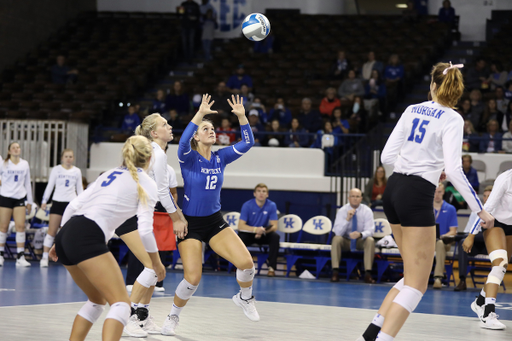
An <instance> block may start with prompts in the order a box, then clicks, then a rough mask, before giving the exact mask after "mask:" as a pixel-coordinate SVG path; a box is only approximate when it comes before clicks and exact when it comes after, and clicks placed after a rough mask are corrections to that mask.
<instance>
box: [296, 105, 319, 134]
mask: <svg viewBox="0 0 512 341" xmlns="http://www.w3.org/2000/svg"><path fill="white" fill-rule="evenodd" d="M298 117H299V121H300V124H301V125H302V126H303V127H304V129H306V130H307V131H308V132H309V133H312V132H315V131H317V130H318V129H321V128H322V117H321V116H320V112H318V110H314V109H312V108H311V99H309V98H307V97H305V98H303V99H302V103H301V109H300V111H299V116H298Z"/></svg>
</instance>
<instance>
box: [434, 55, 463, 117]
mask: <svg viewBox="0 0 512 341" xmlns="http://www.w3.org/2000/svg"><path fill="white" fill-rule="evenodd" d="M450 67H451V63H450V64H448V63H437V64H436V65H434V66H433V67H432V72H431V73H430V75H431V76H432V82H433V83H435V84H436V85H437V87H436V90H435V91H434V93H435V94H436V96H437V102H438V103H439V104H441V105H444V106H446V107H449V108H454V107H455V105H456V104H457V103H458V102H459V99H460V97H461V96H462V93H463V92H464V80H463V78H462V73H461V72H460V70H459V69H458V68H457V67H451V68H450ZM445 70H446V74H444V71H445Z"/></svg>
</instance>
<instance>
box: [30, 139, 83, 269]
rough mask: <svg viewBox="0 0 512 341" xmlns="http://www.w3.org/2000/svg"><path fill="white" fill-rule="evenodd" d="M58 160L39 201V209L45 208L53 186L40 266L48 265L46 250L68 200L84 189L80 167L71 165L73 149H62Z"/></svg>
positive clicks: (51, 244)
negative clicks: (58, 162) (59, 161)
mask: <svg viewBox="0 0 512 341" xmlns="http://www.w3.org/2000/svg"><path fill="white" fill-rule="evenodd" d="M60 160H61V164H60V165H58V166H56V167H53V169H52V172H51V173H50V179H49V180H48V185H47V186H46V190H45V191H44V194H43V200H42V202H41V209H43V210H46V203H47V202H48V199H50V195H51V194H52V191H53V188H55V193H53V198H52V208H51V209H50V221H49V223H48V232H47V233H46V237H44V242H43V258H41V262H40V263H39V265H40V266H41V267H42V268H47V267H48V252H49V251H50V248H51V247H52V246H53V241H54V240H55V235H56V234H57V230H58V229H59V227H60V221H61V220H62V215H63V214H64V210H65V209H66V207H67V206H68V204H69V202H70V201H71V200H73V199H74V198H76V196H77V195H79V194H80V193H82V192H83V190H84V189H83V187H82V172H81V171H80V168H77V167H75V166H73V161H74V160H75V157H74V154H73V150H72V149H64V150H63V151H62V154H61V157H60Z"/></svg>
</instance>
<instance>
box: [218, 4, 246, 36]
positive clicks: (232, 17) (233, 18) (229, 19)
mask: <svg viewBox="0 0 512 341" xmlns="http://www.w3.org/2000/svg"><path fill="white" fill-rule="evenodd" d="M210 4H212V6H213V7H214V8H215V11H216V12H217V24H219V27H218V29H217V30H215V38H224V39H228V38H238V37H240V36H241V35H242V30H241V28H240V26H241V25H242V21H244V19H245V17H246V16H248V15H249V14H251V13H252V12H251V8H252V6H251V4H252V1H251V0H210Z"/></svg>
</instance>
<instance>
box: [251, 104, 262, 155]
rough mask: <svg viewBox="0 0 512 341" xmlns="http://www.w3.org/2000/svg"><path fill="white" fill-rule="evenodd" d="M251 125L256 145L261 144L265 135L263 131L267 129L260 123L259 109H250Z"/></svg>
mask: <svg viewBox="0 0 512 341" xmlns="http://www.w3.org/2000/svg"><path fill="white" fill-rule="evenodd" d="M249 125H250V126H251V129H252V133H253V135H254V145H255V146H261V144H262V142H263V140H264V139H265V135H263V134H262V132H264V131H265V127H264V126H263V125H262V124H261V123H260V119H259V115H258V110H255V109H251V110H250V111H249Z"/></svg>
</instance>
